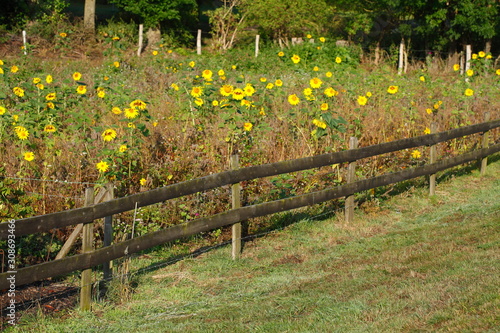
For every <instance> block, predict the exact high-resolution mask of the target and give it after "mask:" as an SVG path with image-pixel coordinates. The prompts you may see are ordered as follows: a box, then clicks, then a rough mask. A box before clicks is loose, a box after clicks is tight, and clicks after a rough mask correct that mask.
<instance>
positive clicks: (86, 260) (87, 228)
mask: <svg viewBox="0 0 500 333" xmlns="http://www.w3.org/2000/svg"><path fill="white" fill-rule="evenodd" d="M485 120H486V121H485V122H483V123H480V124H476V125H471V126H465V127H460V128H457V129H452V130H449V131H445V132H439V133H431V134H428V135H423V136H418V137H413V138H407V139H402V140H397V141H392V142H387V143H382V144H378V145H373V146H368V147H362V148H356V144H355V143H352V144H351V149H349V150H345V151H340V152H334V153H328V154H322V155H317V156H312V157H305V158H300V159H295V160H287V161H281V162H276V163H270V164H264V165H260V166H251V167H246V168H241V169H238V168H237V161H233V162H234V163H232V168H233V170H229V171H224V172H220V173H216V174H212V175H209V176H205V177H201V178H196V179H192V180H188V181H184V182H181V183H177V184H173V185H169V186H165V187H161V188H156V189H153V190H150V191H146V192H142V193H138V194H134V195H130V196H127V197H123V198H118V199H112V200H110V201H106V202H102V203H97V204H93V205H90V206H86V207H82V208H77V209H72V210H67V211H61V212H57V213H52V214H47V215H42V216H35V217H30V218H25V219H21V220H17V221H16V222H15V236H16V237H20V236H23V235H28V234H33V233H38V232H46V231H49V230H51V229H55V228H63V227H68V226H72V225H79V224H83V230H84V232H86V233H87V234H88V235H91V234H92V232H91V230H92V222H93V221H94V220H97V219H100V218H107V220H108V221H110V217H111V216H112V215H113V214H119V213H123V212H127V211H132V210H135V209H137V208H138V207H144V206H148V205H152V204H155V203H160V202H163V201H166V200H170V199H174V198H178V197H182V196H185V195H189V194H193V193H197V192H202V191H207V190H210V189H214V188H218V187H221V186H225V185H233V194H234V195H236V194H237V193H238V192H239V188H238V186H237V184H238V183H239V182H242V181H248V180H253V179H258V178H263V177H269V176H276V175H280V174H285V173H291V172H297V171H302V170H308V169H313V168H319V167H324V166H328V165H334V164H337V163H349V164H350V168H349V169H352V170H354V167H353V166H354V163H355V162H356V161H358V160H360V159H363V158H368V157H373V156H377V155H381V154H386V153H391V152H396V151H400V150H405V149H410V148H415V147H420V146H430V147H431V151H432V149H433V146H435V145H436V144H438V143H442V142H445V141H448V140H452V139H456V138H462V137H464V136H468V135H472V134H477V133H482V135H483V137H482V143H481V147H480V148H479V149H476V150H473V151H470V152H467V153H464V154H462V155H458V156H455V157H451V158H446V159H442V160H439V161H435V156H434V160H432V161H431V163H429V164H426V165H423V166H418V167H414V168H409V169H404V170H401V171H398V172H394V173H389V174H384V175H380V176H376V177H373V178H369V179H362V180H358V181H354V180H352V179H350V180H349V181H350V182H348V183H346V184H344V185H339V186H335V187H331V188H327V189H324V190H320V191H316V192H312V193H307V194H302V195H298V196H295V197H290V198H286V199H281V200H276V201H269V202H265V203H261V204H256V205H252V206H245V207H239V204H238V203H235V202H234V200H233V208H232V209H230V210H228V211H226V212H223V213H219V214H216V215H213V216H210V217H203V218H199V219H195V220H192V221H189V222H186V223H183V224H179V225H175V226H172V227H169V228H165V229H162V230H158V231H155V232H151V233H148V234H146V235H142V236H139V237H136V238H132V239H129V240H126V241H123V242H120V243H117V244H113V245H111V244H109V242H107V244H105V245H107V246H104V247H102V248H99V249H94V250H93V249H92V242H90V243H88V240H87V241H85V240H84V249H83V251H82V252H83V253H81V254H77V255H73V256H70V257H64V258H61V259H57V260H53V261H49V262H45V263H41V264H37V265H34V266H30V267H24V268H20V269H17V271H15V276H16V279H15V284H16V286H20V285H25V284H29V283H32V282H35V281H40V280H43V279H47V278H50V277H56V276H59V275H63V274H67V273H71V272H74V271H79V270H82V271H86V274H88V272H90V269H91V268H92V267H95V266H98V265H101V264H104V265H105V267H106V265H109V262H110V261H111V260H114V259H118V258H121V257H124V256H127V255H130V254H132V253H137V252H139V251H142V250H146V249H149V248H152V247H154V246H157V245H161V244H164V243H167V242H171V241H175V240H177V239H182V238H184V237H188V236H191V235H195V234H198V233H200V232H205V231H210V230H213V229H217V228H220V227H223V226H228V225H233V226H234V225H235V224H238V223H240V222H242V221H246V220H248V219H251V218H255V217H261V216H265V215H270V214H274V213H278V212H283V211H287V210H292V209H296V208H300V207H305V206H310V205H314V204H318V203H322V202H326V201H329V200H332V199H337V198H342V197H347V198H348V199H349V197H352V196H353V195H354V194H355V193H359V192H362V191H367V190H370V189H374V188H377V187H381V186H386V185H390V184H394V183H398V182H401V181H405V180H409V179H413V178H417V177H421V176H431V177H430V179H431V181H432V179H433V178H434V179H435V177H432V175H435V174H436V173H437V172H439V171H443V170H446V169H449V168H452V167H455V166H458V165H461V164H464V163H467V162H471V161H476V160H478V161H481V160H482V162H481V173H484V169H485V168H486V164H487V163H486V159H487V157H488V156H490V155H493V154H495V153H497V152H499V151H500V143H495V144H493V145H491V146H490V145H489V144H488V141H490V140H489V139H488V132H489V131H491V130H492V129H495V128H498V127H500V119H497V120H493V121H487V120H488V117H487V116H485ZM235 185H236V186H235ZM434 187H435V185H434ZM432 188H433V185H432V184H431V194H432ZM237 201H238V200H237ZM349 201H350V200H349ZM92 202H93V201H92V200H89V203H90V204H91V203H92ZM347 202H348V200H346V206H347ZM350 205H351V207H352V206H353V204H352V202H351V204H350ZM350 215H352V214H350V213H348V209H347V208H346V218H348V216H350ZM235 229H236V230H238V229H239V228H234V227H233V231H234V230H235ZM8 235H9V223H0V240H6V239H7V238H8ZM84 239H85V238H84ZM233 240H234V235H233ZM86 242H87V243H86ZM233 249H234V248H233ZM233 257H234V251H233ZM107 267H109V266H107ZM11 275H12V272H6V273H2V274H0V290H2V289H8V288H9V287H10V281H9V280H7V278H8V277H9V276H11Z"/></svg>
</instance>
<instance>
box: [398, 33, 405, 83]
mask: <svg viewBox="0 0 500 333" xmlns="http://www.w3.org/2000/svg"><path fill="white" fill-rule="evenodd" d="M404 52H405V40H404V39H401V43H400V44H399V62H398V75H401V74H403V60H404Z"/></svg>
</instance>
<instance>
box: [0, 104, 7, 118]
mask: <svg viewBox="0 0 500 333" xmlns="http://www.w3.org/2000/svg"><path fill="white" fill-rule="evenodd" d="M5 112H7V109H6V108H5V107H3V106H1V105H0V116H1V115H3V114H4V113H5Z"/></svg>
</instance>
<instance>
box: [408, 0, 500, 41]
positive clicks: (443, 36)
mask: <svg viewBox="0 0 500 333" xmlns="http://www.w3.org/2000/svg"><path fill="white" fill-rule="evenodd" d="M415 7H416V14H415V19H416V20H417V22H418V25H419V27H418V28H417V31H418V32H419V33H420V34H422V35H423V36H425V37H427V38H428V39H429V43H430V45H429V46H430V47H432V48H435V49H438V50H441V49H444V48H445V47H447V46H448V47H450V50H453V49H456V44H457V43H461V44H471V43H473V42H475V43H478V42H485V41H487V40H490V39H491V38H493V37H494V36H495V35H496V31H497V30H498V25H499V22H498V13H499V8H498V7H499V3H498V1H497V0H455V1H443V0H433V1H422V0H420V1H417V2H415Z"/></svg>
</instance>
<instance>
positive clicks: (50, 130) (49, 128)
mask: <svg viewBox="0 0 500 333" xmlns="http://www.w3.org/2000/svg"><path fill="white" fill-rule="evenodd" d="M43 131H44V132H47V133H53V132H55V131H56V127H55V126H54V125H52V124H48V125H45V127H44V128H43Z"/></svg>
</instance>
